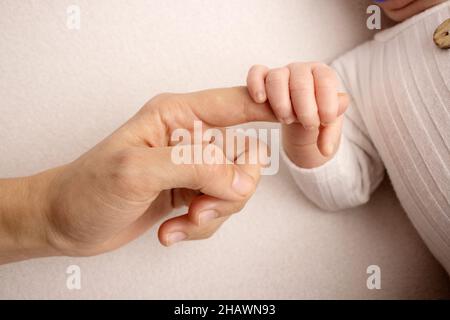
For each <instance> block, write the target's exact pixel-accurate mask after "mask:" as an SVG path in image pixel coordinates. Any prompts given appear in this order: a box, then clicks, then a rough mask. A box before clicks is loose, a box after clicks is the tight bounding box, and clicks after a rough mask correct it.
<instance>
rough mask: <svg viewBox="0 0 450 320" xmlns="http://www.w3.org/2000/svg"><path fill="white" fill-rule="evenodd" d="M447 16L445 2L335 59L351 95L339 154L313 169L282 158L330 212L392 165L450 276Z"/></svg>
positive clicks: (362, 195)
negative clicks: (440, 29) (438, 41)
mask: <svg viewBox="0 0 450 320" xmlns="http://www.w3.org/2000/svg"><path fill="white" fill-rule="evenodd" d="M448 18H450V2H448V1H447V2H445V3H443V4H441V5H439V6H436V7H434V8H431V9H429V10H428V11H425V12H423V13H421V14H419V15H416V16H415V17H413V18H411V19H409V20H407V21H405V22H403V23H401V24H398V25H396V26H395V27H393V28H391V29H388V30H385V31H383V32H381V33H379V34H377V35H376V37H375V39H374V40H373V41H370V42H367V43H365V44H363V45H361V46H359V47H357V48H356V49H354V50H352V51H351V52H349V53H347V54H345V55H344V56H342V57H341V58H339V59H338V60H336V61H335V62H334V63H333V67H334V68H335V69H336V70H337V72H338V74H339V75H340V77H341V80H342V85H343V87H344V88H343V89H344V90H346V91H347V92H348V93H350V95H351V96H352V104H351V106H350V109H349V111H348V112H347V114H346V118H345V124H344V133H343V139H342V144H341V146H340V149H339V150H338V152H337V154H336V156H335V157H334V158H333V159H332V160H330V161H329V162H328V163H326V164H325V165H323V166H321V167H319V168H314V169H309V170H308V169H302V168H299V167H297V166H296V165H295V164H293V163H292V162H291V161H289V159H288V158H287V156H286V155H284V158H285V159H286V162H287V163H288V165H289V167H290V170H291V172H292V175H293V177H294V179H295V180H296V182H297V184H298V186H299V187H300V189H301V190H302V191H303V192H304V193H305V194H306V195H307V196H308V197H309V198H310V199H311V200H312V201H313V202H315V203H316V204H317V205H318V206H320V207H322V208H325V209H327V210H340V209H344V208H348V207H353V206H357V205H360V204H363V203H365V202H367V201H368V199H369V197H370V194H371V192H372V191H373V190H374V189H375V188H376V187H377V186H378V185H379V183H380V182H381V180H382V179H383V175H384V168H386V170H387V173H388V175H389V177H390V179H391V181H392V184H393V186H394V189H395V191H396V193H397V196H398V198H399V199H400V202H401V203H402V206H403V207H404V209H405V211H406V212H407V213H408V215H409V217H410V219H411V221H412V222H413V224H414V226H415V227H416V229H417V230H418V232H419V233H420V235H421V236H422V238H423V240H424V241H425V242H426V244H427V245H428V247H429V248H430V250H431V251H432V252H433V254H434V255H435V256H436V258H437V259H438V260H439V261H440V262H441V263H442V264H443V265H444V267H445V268H446V270H447V272H449V273H450V50H442V49H439V48H438V47H436V46H435V44H434V43H433V32H434V30H435V29H436V27H437V26H438V25H439V24H441V23H442V22H443V21H444V20H445V19H448Z"/></svg>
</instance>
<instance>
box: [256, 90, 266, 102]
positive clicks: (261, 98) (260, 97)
mask: <svg viewBox="0 0 450 320" xmlns="http://www.w3.org/2000/svg"><path fill="white" fill-rule="evenodd" d="M256 100H258V101H257V102H261V103H262V102H264V101H266V94H265V93H264V92H263V91H259V92H257V93H256Z"/></svg>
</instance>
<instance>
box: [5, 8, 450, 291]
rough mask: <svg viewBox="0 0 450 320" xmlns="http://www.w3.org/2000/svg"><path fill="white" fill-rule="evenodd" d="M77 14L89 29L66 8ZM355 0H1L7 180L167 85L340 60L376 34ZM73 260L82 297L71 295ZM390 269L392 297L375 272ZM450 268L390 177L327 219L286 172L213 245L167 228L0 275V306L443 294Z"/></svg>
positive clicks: (199, 85) (67, 155)
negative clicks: (70, 21) (165, 238)
mask: <svg viewBox="0 0 450 320" xmlns="http://www.w3.org/2000/svg"><path fill="white" fill-rule="evenodd" d="M70 4H78V5H80V7H81V18H82V27H81V30H80V31H70V30H68V29H67V28H66V8H67V6H68V5H70ZM366 7H367V2H366V1H359V0H283V1H279V0H278V1H276V0H228V1H218V0H204V1H200V0H183V1H182V0H167V1H162V0H159V1H150V0H148V1H144V0H130V1H125V0H89V1H88V0H72V1H67V0H51V1H50V0H40V1H37V0H35V1H26V0H21V1H17V0H2V1H1V2H0V30H1V32H0V176H1V177H13V176H18V175H27V174H31V173H34V172H37V171H40V170H43V169H45V168H49V167H52V166H56V165H60V164H63V163H65V162H67V161H70V160H72V159H74V158H75V157H77V156H78V155H79V154H81V153H83V152H84V151H86V150H88V149H89V148H90V147H92V146H93V145H94V144H95V143H96V142H98V141H99V140H101V139H102V138H103V137H105V136H106V135H108V134H109V133H110V132H111V131H112V130H114V129H115V128H116V127H117V126H119V125H120V124H121V123H123V122H124V121H126V120H127V119H128V118H129V117H130V116H131V115H133V114H134V113H135V112H136V111H137V110H138V109H139V108H140V106H142V105H143V104H144V102H145V101H146V100H148V99H149V98H151V97H152V96H153V95H154V94H156V93H158V92H161V91H191V90H197V89H204V88H209V87H222V86H232V85H238V84H243V83H244V79H245V76H246V72H247V69H248V68H249V67H250V66H251V65H252V64H254V63H264V64H268V65H271V66H279V65H282V64H286V63H288V62H291V61H296V60H329V59H331V58H333V57H335V56H336V55H338V54H340V53H342V52H344V51H346V50H348V49H350V48H352V47H353V46H354V45H356V44H358V43H360V42H362V41H364V40H365V39H368V38H369V37H370V36H371V33H370V32H369V31H368V30H367V29H366V28H365V19H366V15H365V8H366ZM71 264H78V265H79V266H80V267H81V270H82V290H81V291H69V290H67V289H66V286H65V281H66V274H65V270H66V267H67V266H69V265H71ZM371 264H377V265H379V266H380V267H381V269H382V290H378V291H369V290H367V288H366V278H367V275H366V273H365V272H366V268H367V266H368V265H371ZM449 296H450V295H449V282H448V278H447V276H446V274H445V273H444V271H443V270H442V269H441V267H440V266H439V265H438V264H437V263H436V261H435V260H434V259H433V258H432V256H431V255H430V253H429V252H428V250H427V249H426V248H425V247H424V245H423V243H422V241H421V240H420V239H419V237H418V236H417V234H416V232H415V230H414V228H413V227H412V226H411V224H410V223H409V221H408V220H407V218H406V216H405V214H404V213H403V211H402V210H401V208H400V207H399V204H398V202H397V200H396V199H395V196H394V194H393V192H392V190H391V188H390V186H389V182H385V183H384V184H383V186H382V187H381V189H380V190H379V191H377V192H376V194H375V195H374V197H373V199H372V201H371V202H370V203H369V204H368V205H366V206H364V207H361V208H357V209H354V210H350V211H349V212H343V213H334V214H330V213H323V212H320V211H319V210H318V209H316V208H315V207H314V206H313V205H311V204H310V203H309V202H308V201H307V200H306V199H305V198H304V197H303V196H302V195H301V194H299V192H298V191H297V189H296V187H295V186H294V183H293V181H292V180H291V178H290V176H289V175H288V173H287V171H286V169H285V168H284V166H283V167H282V168H281V172H280V174H279V175H277V176H274V177H265V178H264V179H263V180H262V182H261V185H260V187H259V189H258V191H257V194H256V195H255V197H254V198H253V199H252V200H251V201H250V203H249V204H248V206H247V208H246V209H245V210H244V212H243V213H242V214H240V215H238V216H236V217H234V218H233V219H231V220H230V222H229V223H228V224H226V225H225V226H224V227H223V228H222V229H221V231H220V232H219V233H218V234H217V235H216V236H215V237H214V238H213V239H210V240H207V241H203V242H190V243H183V244H181V245H178V246H176V247H173V248H170V249H166V248H163V247H162V246H160V245H159V244H158V242H157V237H156V228H154V229H152V230H150V231H149V232H148V233H147V234H146V235H145V236H144V237H142V238H140V239H139V240H137V241H135V242H134V243H131V244H130V245H128V246H126V247H124V248H122V249H121V250H118V251H116V252H113V253H109V254H106V255H103V256H99V257H94V258H85V259H76V258H49V259H41V260H34V261H27V262H22V263H16V264H12V265H7V266H2V267H0V298H76V299H77V298H151V299H158V298H173V299H185V298H186V299H187V298H193V299H195V298H445V297H447V298H448V297H449Z"/></svg>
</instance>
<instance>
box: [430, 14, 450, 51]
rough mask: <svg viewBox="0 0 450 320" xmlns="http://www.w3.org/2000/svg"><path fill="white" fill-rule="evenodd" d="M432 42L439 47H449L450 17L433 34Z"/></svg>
mask: <svg viewBox="0 0 450 320" xmlns="http://www.w3.org/2000/svg"><path fill="white" fill-rule="evenodd" d="M433 40H434V43H435V44H436V45H437V46H438V47H439V48H441V49H450V19H447V20H445V21H444V22H443V23H442V24H441V25H440V26H439V27H437V29H436V31H435V32H434V35H433Z"/></svg>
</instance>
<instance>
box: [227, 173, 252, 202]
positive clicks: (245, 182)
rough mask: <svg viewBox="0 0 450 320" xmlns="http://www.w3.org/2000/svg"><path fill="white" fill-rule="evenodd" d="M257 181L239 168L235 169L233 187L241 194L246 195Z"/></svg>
mask: <svg viewBox="0 0 450 320" xmlns="http://www.w3.org/2000/svg"><path fill="white" fill-rule="evenodd" d="M254 184H255V182H254V181H253V179H252V178H251V177H250V176H249V175H247V174H245V173H242V172H240V171H239V170H237V169H236V170H235V171H234V178H233V184H232V188H233V189H234V191H236V192H237V193H239V194H240V195H243V196H246V195H248V194H249V193H250V192H252V190H253V188H254Z"/></svg>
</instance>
